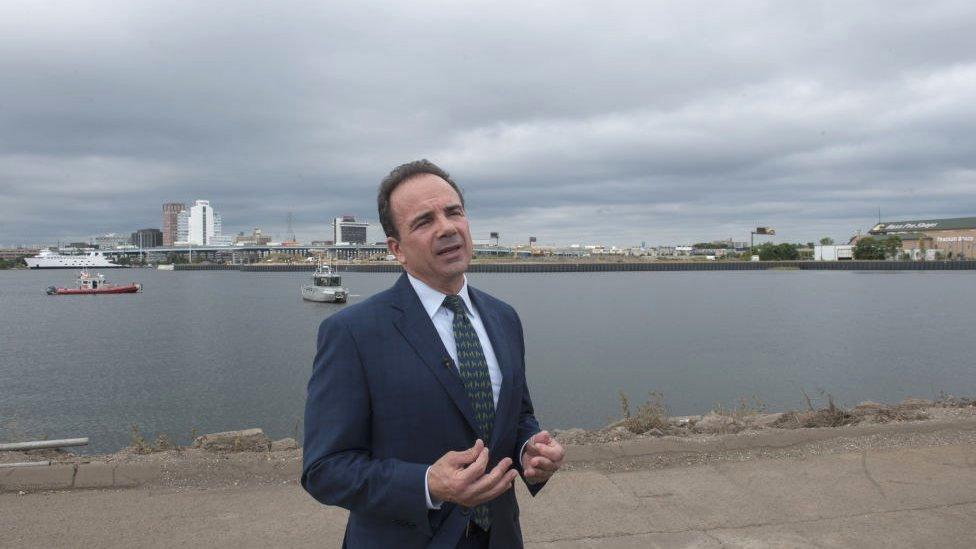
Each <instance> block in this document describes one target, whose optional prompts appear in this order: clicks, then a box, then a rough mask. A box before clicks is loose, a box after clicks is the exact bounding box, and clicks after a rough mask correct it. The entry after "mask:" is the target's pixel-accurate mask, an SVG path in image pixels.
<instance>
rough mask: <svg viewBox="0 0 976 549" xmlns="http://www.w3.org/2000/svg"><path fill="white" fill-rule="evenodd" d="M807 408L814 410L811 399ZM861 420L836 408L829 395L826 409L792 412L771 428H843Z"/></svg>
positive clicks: (774, 423)
mask: <svg viewBox="0 0 976 549" xmlns="http://www.w3.org/2000/svg"><path fill="white" fill-rule="evenodd" d="M807 406H808V407H810V408H813V405H812V403H811V402H810V399H809V397H808V398H807ZM860 420H861V419H860V418H859V417H858V416H856V415H854V414H852V413H851V412H849V411H847V410H844V409H843V408H838V407H837V406H835V405H834V397H833V396H831V395H827V407H826V408H821V409H819V410H813V409H810V410H807V411H805V412H798V411H795V410H792V411H789V412H786V413H784V414H783V415H782V416H780V418H779V419H777V420H776V421H774V422H773V423H772V425H771V426H772V427H777V428H779V429H801V428H807V429H809V428H815V427H841V426H843V425H854V424H855V423H857V422H859V421H860Z"/></svg>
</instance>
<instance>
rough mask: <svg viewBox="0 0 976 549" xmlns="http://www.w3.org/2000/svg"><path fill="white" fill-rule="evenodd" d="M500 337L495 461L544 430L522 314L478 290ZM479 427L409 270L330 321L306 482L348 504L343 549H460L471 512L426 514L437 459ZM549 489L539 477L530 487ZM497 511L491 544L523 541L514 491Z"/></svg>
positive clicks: (317, 494)
mask: <svg viewBox="0 0 976 549" xmlns="http://www.w3.org/2000/svg"><path fill="white" fill-rule="evenodd" d="M468 290H469V293H470V297H471V301H472V302H473V303H474V306H475V307H476V308H477V310H478V313H479V315H480V316H481V318H482V321H483V323H484V325H485V330H486V331H487V333H488V337H489V339H491V344H492V348H493V349H494V351H495V356H496V358H497V359H498V366H499V368H500V369H501V372H502V385H501V390H500V393H499V396H498V405H497V407H496V411H495V422H494V428H493V429H492V437H491V440H490V441H489V442H488V448H489V456H490V461H489V465H488V468H489V469H490V468H491V467H494V466H495V464H496V463H498V462H499V461H501V460H502V459H503V458H505V457H510V458H512V461H513V462H514V464H515V465H514V466H515V467H516V468H517V469H519V473H520V474H521V473H522V471H521V465H520V459H519V458H520V456H519V455H517V454H518V452H519V450H520V449H521V448H522V444H523V443H524V442H525V441H526V440H528V439H529V438H530V437H531V436H532V435H533V434H535V433H537V432H538V431H539V424H538V422H537V421H536V419H535V415H534V413H533V409H532V401H531V399H530V398H529V391H528V388H527V387H526V383H525V344H524V340H523V334H522V324H521V321H520V320H519V317H518V315H517V314H516V313H515V310H514V309H512V307H510V306H509V305H507V304H505V303H504V302H502V301H500V300H498V299H495V298H493V297H491V296H489V295H488V294H485V293H483V292H480V291H478V290H475V289H474V288H471V287H470V286H469V287H468ZM477 438H479V436H478V434H477V423H476V422H475V417H474V412H473V410H472V407H471V404H470V403H469V401H468V397H467V394H466V392H465V389H464V386H463V384H462V383H461V378H460V376H459V375H458V372H457V369H456V368H455V367H454V365H453V363H452V362H451V360H450V355H449V354H448V353H447V350H446V349H445V348H444V344H443V343H442V342H441V339H440V337H439V336H438V334H437V330H436V329H435V328H434V324H433V322H432V321H431V319H430V317H429V316H427V312H426V311H425V310H424V308H423V306H422V305H421V302H420V298H418V297H417V294H416V292H415V291H414V290H413V287H412V286H411V285H410V281H409V280H408V279H407V276H406V275H405V274H404V275H403V276H401V277H400V278H399V280H397V282H396V284H395V285H394V286H393V287H392V288H390V289H389V290H386V291H384V292H381V293H379V294H377V295H375V296H373V297H371V298H369V299H367V300H366V301H364V302H362V303H359V304H356V305H352V306H349V307H347V308H345V309H344V310H342V311H341V312H339V313H336V314H334V315H332V316H330V317H329V318H327V319H325V321H323V322H322V325H321V326H320V328H319V334H318V352H317V353H316V355H315V362H314V364H313V371H312V377H311V379H310V380H309V382H308V399H307V401H306V403H305V443H304V449H303V451H304V456H303V464H302V486H303V487H304V488H305V490H307V491H308V493H309V494H311V495H312V497H314V498H315V499H316V500H318V501H320V502H322V503H324V504H326V505H338V506H340V507H344V508H346V509H349V511H350V515H349V522H348V524H347V525H346V535H345V540H344V546H346V547H352V548H359V547H382V548H388V547H404V548H411V547H417V548H419V547H454V546H455V545H456V544H457V542H458V540H459V539H460V538H461V536H462V534H463V532H464V528H465V526H466V525H467V522H468V521H469V519H470V510H469V509H467V508H463V507H461V506H457V505H454V504H451V503H445V504H444V505H443V506H442V507H441V509H440V510H428V509H427V503H426V498H425V491H424V480H425V478H426V474H427V467H428V466H430V465H431V464H433V463H434V462H435V461H437V459H438V458H440V457H441V456H443V455H444V454H445V453H447V452H449V451H452V450H454V451H459V450H465V449H467V448H470V447H471V446H472V445H473V444H474V442H475V440H476V439H477ZM541 488H542V485H541V484H535V485H529V490H530V492H531V493H532V494H533V495H535V493H536V492H537V491H538V490H540V489H541ZM489 505H490V507H491V518H492V523H491V524H492V526H491V546H492V547H506V548H508V547H520V546H521V545H522V533H521V528H520V526H519V510H518V503H517V502H516V500H515V492H514V490H508V491H507V492H505V493H504V494H502V495H501V496H499V497H498V498H496V499H495V500H494V501H492V502H490V504H489Z"/></svg>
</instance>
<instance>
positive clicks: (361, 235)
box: [332, 215, 369, 244]
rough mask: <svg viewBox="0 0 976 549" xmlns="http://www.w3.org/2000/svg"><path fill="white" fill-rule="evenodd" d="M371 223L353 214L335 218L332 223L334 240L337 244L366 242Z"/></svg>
mask: <svg viewBox="0 0 976 549" xmlns="http://www.w3.org/2000/svg"><path fill="white" fill-rule="evenodd" d="M368 227H369V223H367V222H366V221H365V220H359V219H356V218H355V217H354V216H351V215H344V216H342V217H337V218H335V221H333V223H332V240H333V241H334V242H335V243H336V244H366V229H367V228H368Z"/></svg>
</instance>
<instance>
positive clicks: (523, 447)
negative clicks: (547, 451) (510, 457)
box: [519, 437, 532, 471]
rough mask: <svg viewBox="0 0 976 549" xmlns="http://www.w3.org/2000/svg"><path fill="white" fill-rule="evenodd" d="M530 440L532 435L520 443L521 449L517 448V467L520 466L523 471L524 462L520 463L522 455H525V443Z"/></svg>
mask: <svg viewBox="0 0 976 549" xmlns="http://www.w3.org/2000/svg"><path fill="white" fill-rule="evenodd" d="M530 442H532V437H529V438H528V439H526V441H525V442H523V443H522V449H521V450H519V467H521V468H522V470H523V471H524V470H525V464H524V463H522V456H524V455H525V445H526V444H528V443H530Z"/></svg>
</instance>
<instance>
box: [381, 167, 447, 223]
mask: <svg viewBox="0 0 976 549" xmlns="http://www.w3.org/2000/svg"><path fill="white" fill-rule="evenodd" d="M422 174H431V175H436V176H437V177H440V178H441V179H443V180H444V181H447V183H448V184H449V185H450V186H451V187H452V188H454V191H455V192H457V194H458V197H459V198H460V199H461V205H462V206H464V195H463V194H461V189H460V188H458V186H457V183H455V182H454V180H453V179H451V176H450V175H448V173H447V172H445V171H444V170H442V169H440V168H439V167H438V166H437V165H436V164H434V163H433V162H431V161H430V160H427V159H426V158H425V159H423V160H414V161H413V162H407V163H406V164H400V165H399V166H397V167H396V168H393V171H391V172H390V175H388V176H386V177H384V178H383V181H382V182H380V191H379V194H378V195H377V197H376V208H377V210H379V214H380V225H383V232H385V233H386V236H392V237H393V238H400V235H399V233H397V228H396V223H395V222H394V221H393V212H392V211H391V210H390V195H391V194H393V190H394V189H396V188H397V187H399V186H400V183H403V182H404V181H406V180H408V179H410V178H411V177H414V176H417V175H422Z"/></svg>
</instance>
